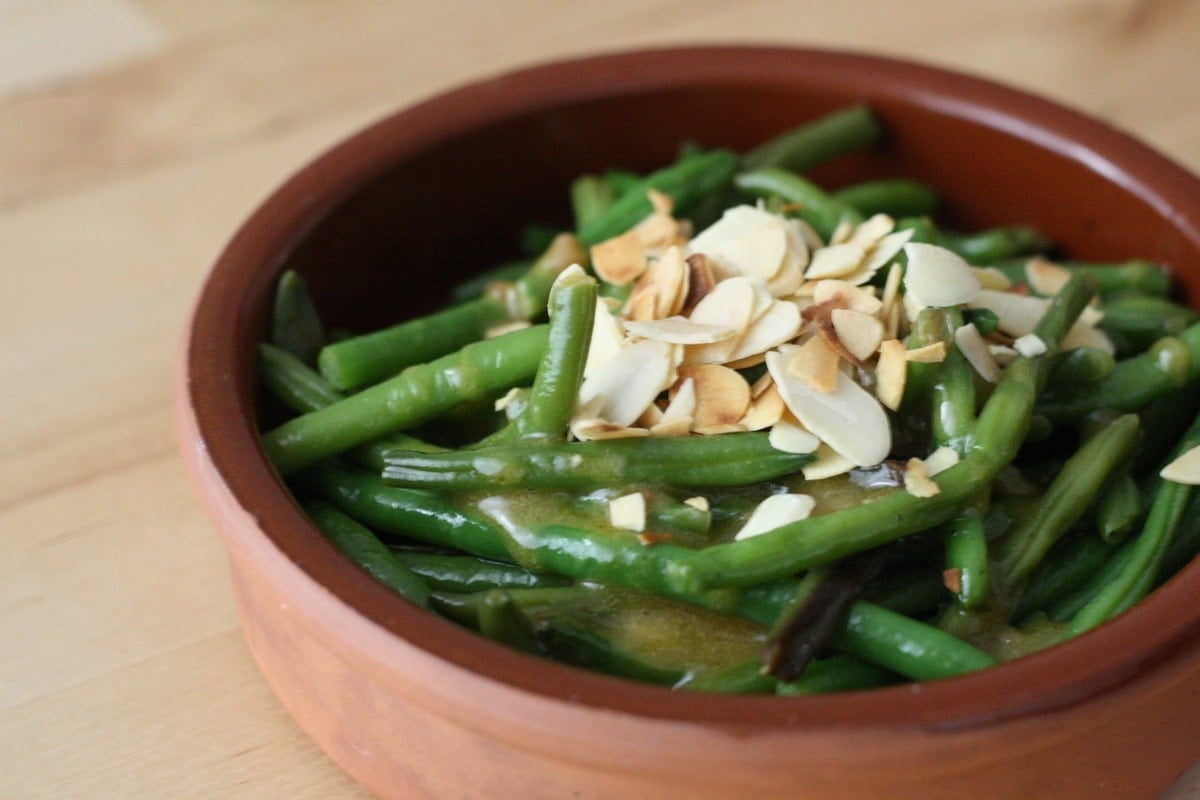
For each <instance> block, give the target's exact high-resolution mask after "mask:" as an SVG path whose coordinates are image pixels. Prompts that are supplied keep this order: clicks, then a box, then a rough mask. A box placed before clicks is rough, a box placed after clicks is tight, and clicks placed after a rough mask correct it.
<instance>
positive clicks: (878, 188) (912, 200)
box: [833, 178, 941, 218]
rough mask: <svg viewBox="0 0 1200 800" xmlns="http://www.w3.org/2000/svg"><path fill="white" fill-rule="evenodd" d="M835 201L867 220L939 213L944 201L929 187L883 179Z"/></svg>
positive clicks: (840, 195) (849, 188)
mask: <svg viewBox="0 0 1200 800" xmlns="http://www.w3.org/2000/svg"><path fill="white" fill-rule="evenodd" d="M833 199H834V200H837V201H838V202H840V203H845V204H846V205H848V206H851V207H852V208H855V209H858V213H860V214H862V215H863V216H864V217H870V216H872V215H874V214H887V215H888V216H890V217H893V218H902V217H920V216H926V215H929V214H935V213H937V210H938V208H939V207H940V206H941V198H940V197H938V194H937V192H935V191H934V190H933V189H931V188H930V187H929V186H928V185H927V184H924V183H921V182H920V181H913V180H907V179H905V178H883V179H880V180H874V181H866V182H865V183H858V184H854V185H853V186H847V187H845V188H844V189H839V190H838V191H836V192H833Z"/></svg>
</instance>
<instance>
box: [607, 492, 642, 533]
mask: <svg viewBox="0 0 1200 800" xmlns="http://www.w3.org/2000/svg"><path fill="white" fill-rule="evenodd" d="M608 521H609V524H611V525H612V526H613V527H614V528H620V529H621V530H626V531H636V532H638V533H641V532H642V531H644V530H646V498H645V496H644V495H643V494H642V493H641V492H633V493H632V494H626V495H621V496H620V497H614V498H613V499H611V500H609V501H608Z"/></svg>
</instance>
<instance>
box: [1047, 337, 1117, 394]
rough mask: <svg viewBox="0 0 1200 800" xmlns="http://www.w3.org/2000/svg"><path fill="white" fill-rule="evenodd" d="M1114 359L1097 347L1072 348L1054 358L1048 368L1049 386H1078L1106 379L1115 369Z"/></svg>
mask: <svg viewBox="0 0 1200 800" xmlns="http://www.w3.org/2000/svg"><path fill="white" fill-rule="evenodd" d="M1116 365H1117V362H1116V359H1114V358H1113V356H1112V354H1111V353H1109V352H1108V351H1107V350H1102V349H1100V348H1099V347H1087V346H1084V347H1073V348H1071V349H1070V350H1068V351H1066V352H1065V353H1059V354H1058V355H1057V356H1055V358H1054V363H1053V366H1052V367H1051V368H1050V380H1049V385H1051V386H1080V385H1083V384H1090V383H1096V382H1097V381H1100V380H1103V379H1104V378H1107V377H1108V375H1109V374H1110V373H1111V372H1112V371H1113V368H1114V367H1116Z"/></svg>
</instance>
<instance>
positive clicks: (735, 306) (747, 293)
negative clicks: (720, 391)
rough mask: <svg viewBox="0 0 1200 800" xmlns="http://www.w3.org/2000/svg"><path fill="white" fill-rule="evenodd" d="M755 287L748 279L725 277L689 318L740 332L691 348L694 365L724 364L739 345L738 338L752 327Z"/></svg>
mask: <svg viewBox="0 0 1200 800" xmlns="http://www.w3.org/2000/svg"><path fill="white" fill-rule="evenodd" d="M754 305H755V290H754V286H753V285H752V284H751V283H750V281H749V280H748V279H747V278H743V277H735V278H729V279H727V280H723V281H721V282H720V283H718V284H717V285H716V286H715V287H713V290H712V291H711V292H709V293H708V294H707V295H705V296H704V299H703V300H701V301H700V302H699V303H698V304H697V305H696V308H695V310H693V311H692V314H691V316H690V317H689V319H690V320H691V321H692V322H699V323H701V324H704V325H715V326H717V327H721V328H729V329H732V330H735V331H738V335H737V336H734V337H730V338H728V339H725V340H724V341H720V342H714V343H712V344H702V345H695V346H692V347H689V348H688V351H687V356H686V360H687V361H688V362H690V363H693V364H705V363H716V364H722V363H724V362H726V361H728V360H729V355H730V354H731V353H732V352H733V351H734V349H735V348H736V347H737V340H738V339H740V338H741V334H742V333H744V332H745V331H746V329H747V328H749V327H750V322H751V317H752V315H753V313H754Z"/></svg>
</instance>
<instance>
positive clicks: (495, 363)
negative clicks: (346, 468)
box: [263, 325, 547, 475]
mask: <svg viewBox="0 0 1200 800" xmlns="http://www.w3.org/2000/svg"><path fill="white" fill-rule="evenodd" d="M546 336H547V330H546V326H544V325H540V326H534V327H531V328H526V329H524V330H519V331H514V332H512V333H508V334H505V335H503V336H498V337H496V338H495V339H488V340H485V341H482V342H475V343H474V344H469V345H467V346H466V347H464V348H463V349H462V350H459V351H458V352H455V353H451V354H450V355H448V356H443V357H442V358H439V359H437V360H435V361H431V362H429V363H426V364H417V365H415V366H412V367H409V368H407V369H406V370H404V371H403V372H401V373H400V374H399V375H397V376H396V377H394V378H390V379H389V380H387V381H384V382H383V383H379V384H376V385H375V386H372V387H371V388H369V389H364V390H363V391H361V392H359V393H357V394H354V395H351V396H349V397H347V398H346V399H344V400H341V401H339V402H336V403H334V404H333V405H330V406H326V407H325V408H322V409H320V410H318V411H313V412H310V413H308V414H304V415H303V416H300V417H296V418H295V419H292V420H289V421H287V422H285V423H283V424H282V425H280V426H278V427H276V428H275V429H273V430H271V431H269V432H268V433H266V434H265V435H264V436H263V445H264V447H265V448H266V451H267V455H268V457H269V458H270V460H271V462H272V463H273V464H274V465H275V468H276V469H277V470H278V471H279V472H280V474H282V475H287V474H289V473H291V472H294V471H295V470H297V469H299V468H301V467H304V466H306V465H308V464H312V463H314V462H316V461H319V460H321V459H323V458H327V457H329V456H332V455H336V454H338V453H341V452H343V451H345V450H348V449H350V448H351V447H354V446H356V445H360V444H363V443H365V442H369V441H371V440H372V439H376V438H378V437H380V436H383V435H384V434H387V433H391V432H393V431H399V430H404V429H406V428H411V427H413V426H414V425H418V424H420V423H422V422H425V421H427V420H430V419H432V418H434V417H436V416H438V415H439V414H441V413H444V412H446V411H448V410H450V409H452V408H454V407H455V406H457V405H458V404H459V403H462V402H465V401H467V400H473V399H476V398H480V397H486V396H488V395H489V394H490V393H492V392H496V391H499V390H502V389H505V388H507V387H509V386H512V385H514V384H518V383H521V382H522V381H525V380H528V379H529V378H530V377H532V375H533V373H534V372H535V371H536V369H537V364H538V361H539V360H540V358H541V352H542V350H543V348H544V347H545V344H546Z"/></svg>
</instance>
